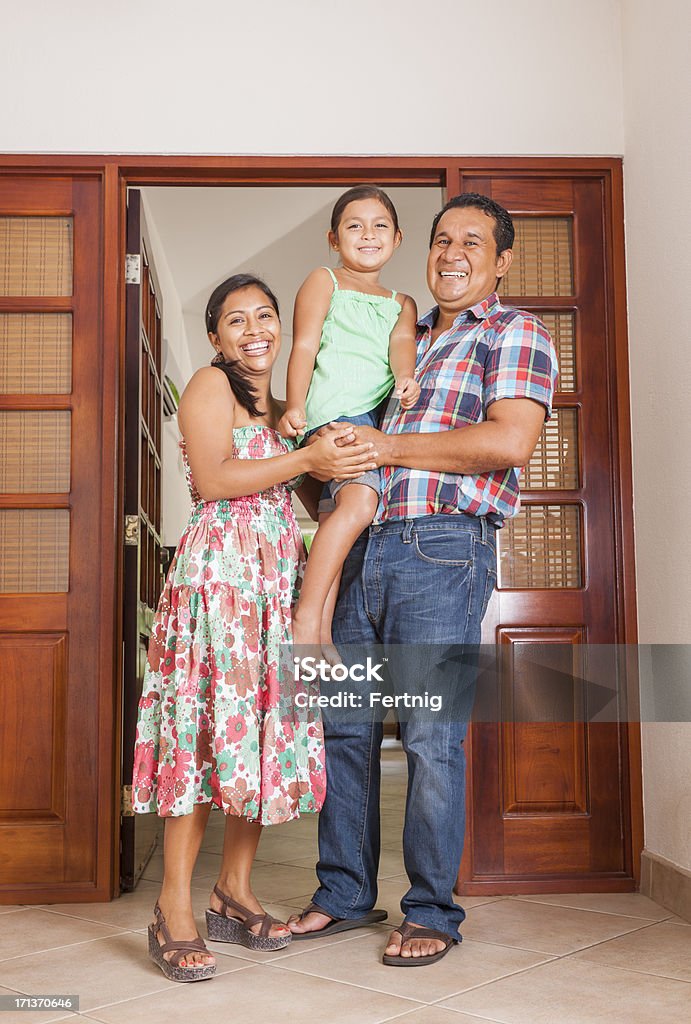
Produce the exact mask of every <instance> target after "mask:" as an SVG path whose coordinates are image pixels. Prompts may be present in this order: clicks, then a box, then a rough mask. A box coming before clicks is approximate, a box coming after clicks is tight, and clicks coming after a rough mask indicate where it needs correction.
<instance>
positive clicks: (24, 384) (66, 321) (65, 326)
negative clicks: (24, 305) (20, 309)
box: [0, 313, 72, 395]
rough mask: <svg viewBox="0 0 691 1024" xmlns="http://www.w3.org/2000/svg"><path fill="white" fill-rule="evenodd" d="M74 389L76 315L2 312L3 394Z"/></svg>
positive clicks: (0, 363)
mask: <svg viewBox="0 0 691 1024" xmlns="http://www.w3.org/2000/svg"><path fill="white" fill-rule="evenodd" d="M71 388H72V314H71V313H0V394H4V395H21V394H28V395H34V394H36V395H51V394H52V395H64V394H69V392H70V391H71Z"/></svg>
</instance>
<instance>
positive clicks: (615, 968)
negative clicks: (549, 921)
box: [559, 953, 691, 985]
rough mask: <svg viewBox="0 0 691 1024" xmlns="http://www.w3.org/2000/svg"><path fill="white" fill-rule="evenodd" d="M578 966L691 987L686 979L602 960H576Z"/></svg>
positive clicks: (570, 955) (566, 958)
mask: <svg viewBox="0 0 691 1024" xmlns="http://www.w3.org/2000/svg"><path fill="white" fill-rule="evenodd" d="M572 956H573V953H569V955H568V956H561V957H559V959H560V960H568V959H569V957H572ZM574 962H575V963H577V964H588V965H590V966H593V965H594V966H595V967H605V968H607V970H610V971H624V972H625V973H628V974H642V975H643V977H644V978H662V979H664V981H678V982H679V983H680V984H681V985H691V981H687V980H686V978H673V977H672V975H671V974H654V973H653V972H652V971H641V970H640V969H639V968H637V967H620V966H619V965H618V964H603V963H602V962H601V961H600V960H574Z"/></svg>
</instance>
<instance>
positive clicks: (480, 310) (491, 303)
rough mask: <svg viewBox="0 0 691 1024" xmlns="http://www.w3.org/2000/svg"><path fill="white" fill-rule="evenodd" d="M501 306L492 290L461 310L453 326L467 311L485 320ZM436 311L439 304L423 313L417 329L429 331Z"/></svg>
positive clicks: (432, 325)
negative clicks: (489, 293)
mask: <svg viewBox="0 0 691 1024" xmlns="http://www.w3.org/2000/svg"><path fill="white" fill-rule="evenodd" d="M501 308H502V305H501V302H500V301H499V296H498V295H497V293H496V292H492V293H491V295H488V296H487V298H485V299H482V300H481V301H480V302H476V303H475V305H474V306H469V307H468V309H463V310H461V312H460V313H459V314H458V316H457V317H456V319H455V320H454V322H453V324H454V327H455V326H456V324H458V323H460V322H461V321H462V320H463V319H464V318H465V317H466V315H467V314H468V313H472V314H473V316H474V317H475V319H476V320H487V319H488V318H489V317H491V316H493V315H494V314H495V313H498V312H499V310H500V309H501ZM438 312H439V306H433V307H432V309H430V310H429V312H428V313H425V315H424V316H423V317H420V319H419V320H418V322H417V326H418V330H420V331H425V330H430V331H431V330H432V328H433V327H434V322H435V320H436V319H437V313H438Z"/></svg>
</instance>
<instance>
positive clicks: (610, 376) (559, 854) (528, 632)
mask: <svg viewBox="0 0 691 1024" xmlns="http://www.w3.org/2000/svg"><path fill="white" fill-rule="evenodd" d="M462 191H465V192H471V191H477V192H484V193H485V194H488V195H491V196H492V197H493V198H494V199H497V200H498V201H499V202H500V203H502V204H503V205H504V206H506V207H507V208H508V209H509V211H510V212H511V213H512V214H513V216H514V221H515V225H516V231H517V233H516V244H515V250H514V251H515V259H514V263H513V266H512V267H511V269H510V271H509V273H508V274H507V275H506V277H505V278H504V279H503V281H502V285H501V289H500V294H501V295H502V300H503V301H504V303H505V304H507V305H510V306H517V307H520V308H523V309H527V310H530V311H531V312H534V313H536V314H537V315H538V316H539V317H541V319H542V320H543V321H544V322H545V323H546V324H547V326H548V327H549V330H550V332H551V334H552V337H553V338H554V340H555V343H556V347H557V350H558V356H559V363H560V377H559V381H558V384H557V389H558V390H557V395H556V399H555V403H554V406H555V408H554V414H553V417H552V419H551V420H550V421H549V422H548V423H547V424H546V425H545V428H544V430H543V433H542V437H541V440H540V442H539V444H538V448H537V450H536V452H535V454H534V456H533V458H532V460H531V462H530V465H529V466H528V467H527V468H526V470H525V472H524V474H523V476H522V495H523V501H522V509H521V511H520V513H519V515H518V516H517V517H516V518H515V519H513V520H511V521H510V522H508V523H507V525H506V526H505V527H504V529H503V530H501V531H500V532H499V534H498V569H499V583H498V590H497V592H496V593H495V595H494V597H493V599H492V602H491V605H490V608H489V611H488V615H487V618H486V621H485V627H484V634H483V642H484V643H485V644H496V645H497V652H498V666H499V672H498V675H499V684H498V689H499V693H498V699H497V705H496V706H497V708H498V715H497V720H495V721H494V722H489V723H488V722H484V723H477V724H475V725H474V726H473V729H472V734H471V749H472V754H471V765H470V772H469V815H470V829H469V842H468V844H467V850H466V856H465V857H464V863H463V865H462V867H461V873H460V875H459V889H460V890H462V891H464V892H469V893H473V892H485V891H492V892H501V891H531V892H536V891H543V892H544V891H550V890H561V891H564V890H570V889H571V890H574V889H581V890H588V889H630V888H632V887H633V868H632V850H631V821H630V812H629V794H628V777H627V772H626V768H625V766H626V764H627V763H628V756H627V754H628V751H627V726H626V723H624V722H617V721H614V722H612V721H608V722H599V723H597V724H594V723H591V722H589V721H588V708H587V707H586V706H585V703H584V702H585V696H584V691H583V687H582V686H581V684H580V682H579V678H580V677H581V676H582V675H583V674H584V672H585V673H586V674H587V664H588V659H589V657H590V656H591V655H593V653H594V652H595V650H596V648H595V647H593V646H592V645H615V644H618V643H622V642H623V639H624V637H623V629H622V619H621V593H620V591H621V581H622V574H621V563H620V558H619V543H618V529H619V528H620V524H618V521H617V509H618V507H619V499H620V495H619V493H618V491H617V486H618V481H619V479H620V466H619V451H618V448H617V445H616V437H617V431H616V423H617V415H616V413H617V410H616V406H615V402H616V388H615V387H614V382H615V381H616V379H617V363H616V353H615V348H614V345H613V322H612V320H613V317H612V310H613V303H612V294H611V291H610V290H609V281H610V279H611V263H610V261H611V258H612V257H611V248H610V241H609V240H610V237H611V223H609V222H608V219H609V216H610V214H609V210H608V206H607V204H606V201H605V199H606V196H605V189H604V183H603V179H602V178H601V177H599V176H588V175H582V176H580V175H579V176H570V175H568V174H564V175H552V176H550V175H548V174H540V173H536V172H532V173H530V172H521V171H516V172H515V173H508V172H505V173H496V172H495V173H494V174H492V173H488V174H479V173H477V172H474V173H471V174H467V175H463V176H462ZM620 370H621V368H620ZM624 372H625V368H624ZM537 644H539V645H544V646H543V647H542V652H541V657H542V660H544V659H545V656H546V658H547V660H548V661H549V660H550V659H551V660H552V662H553V669H554V672H553V674H552V675H551V677H550V674H549V673H546V678H547V685H546V687H544V678H545V675H544V674H543V678H542V679H541V678H538V676H539V673H537V672H536V670H535V668H534V666H533V665H532V664H531V663H532V661H533V656H534V653H535V651H536V648H535V646H534V645H537ZM598 649H599V650H600V651H602V650H603V648H598ZM591 661H592V657H591ZM557 673H560V675H559V676H558V675H557ZM550 678H551V679H552V680H554V681H556V680H557V678H559V679H560V680H561V683H560V686H561V689H560V695H559V699H560V700H561V702H562V703H561V708H562V713H561V714H558V715H556V718H557V720H556V721H554V720H552V721H546V720H541V719H542V718H543V715H544V718H553V717H555V716H554V715H553V714H552V713H551V712H550V711H549V710H548V708H549V705H550V702H552V703H553V702H554V699H555V696H556V695H555V692H554V690H553V689H552V686H551V683H550ZM564 680H567V681H568V685H567V687H566V690H564V687H563V682H564ZM625 682H626V681H625V679H624V680H621V681H620V685H621V686H622V687H625ZM541 686H542V687H544V691H543V692H540V687H541ZM526 708H532V709H534V710H533V711H532V712H530V713H528V714H526V713H525V709H526ZM541 708H542V709H543V710H542V711H541V710H540V709H541ZM572 713H573V714H572ZM514 715H515V718H516V720H515V721H514V720H512V719H513V718H514ZM559 719H561V720H559ZM572 719H580V720H575V721H574V720H572Z"/></svg>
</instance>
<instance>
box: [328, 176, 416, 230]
mask: <svg viewBox="0 0 691 1024" xmlns="http://www.w3.org/2000/svg"><path fill="white" fill-rule="evenodd" d="M360 199H378V200H379V202H380V203H381V204H382V206H383V207H384V209H385V210H387V211H388V212H389V213H390V214H391V219H392V220H393V229H394V232H396V231H399V230H400V228H399V227H398V214H397V213H396V207H395V206H394V204H393V203H392V202H391V200H390V199H389V197H388V196H387V194H386V192H385V191H384V190H383V189H381V188H379V186H378V185H354V186H353V187H352V188H349V189H348V191H347V192H344V193H343V195H342V196H339V197H338V199H337V200H336V203H335V205H334V208H333V210H332V211H331V231H332V233H333V234H334V235H337V234H338V225H339V224H340V223H341V218H342V217H343V211H344V210H345V208H346V206H347V205H348V203H356V202H357V201H358V200H360Z"/></svg>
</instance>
